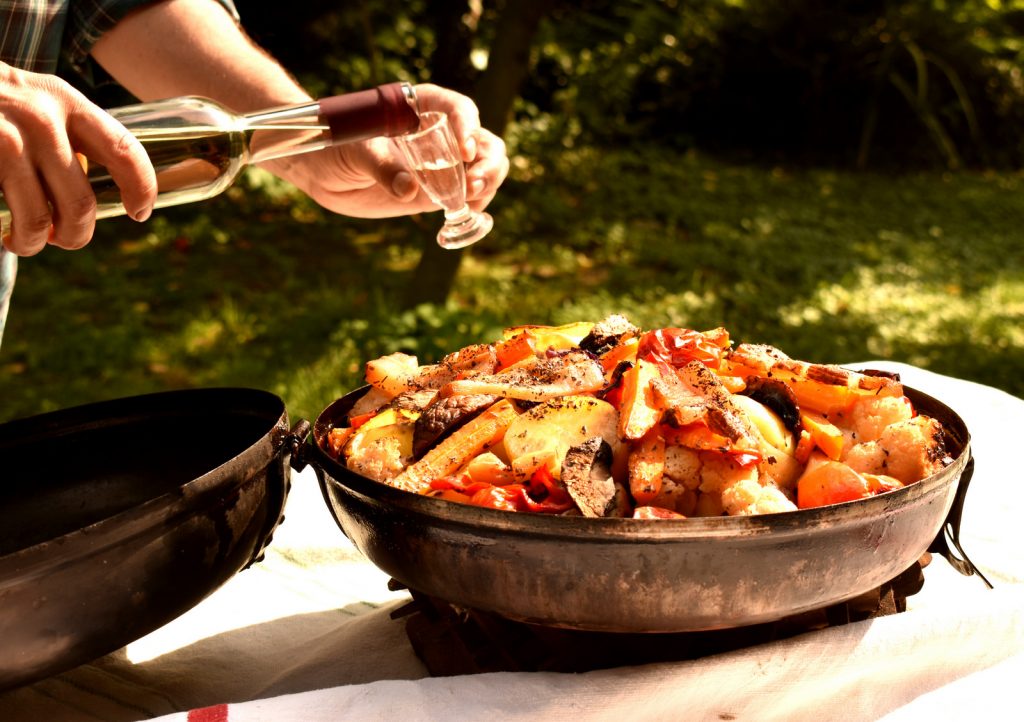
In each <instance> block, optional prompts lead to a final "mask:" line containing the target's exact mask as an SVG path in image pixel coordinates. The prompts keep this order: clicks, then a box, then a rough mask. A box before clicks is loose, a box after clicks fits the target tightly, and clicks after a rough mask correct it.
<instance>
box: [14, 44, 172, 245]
mask: <svg viewBox="0 0 1024 722" xmlns="http://www.w3.org/2000/svg"><path fill="white" fill-rule="evenodd" d="M76 151H77V152H78V153H80V154H82V155H84V156H86V157H88V158H89V159H90V161H91V162H97V163H101V164H102V165H104V166H106V167H107V169H108V170H109V171H110V174H111V176H112V178H113V180H114V181H115V182H116V183H117V185H118V187H119V188H120V189H121V194H122V198H123V201H124V205H125V207H126V209H127V210H128V214H129V215H130V216H131V217H132V218H135V219H136V220H140V221H141V220H145V219H146V218H147V217H148V216H149V214H150V211H151V210H152V207H153V203H154V200H155V198H156V192H157V186H156V177H155V175H154V173H153V167H152V165H151V163H150V161H149V158H148V156H147V155H146V152H145V150H144V149H143V147H142V144H141V143H140V142H139V141H138V140H137V139H136V138H135V137H134V136H133V135H132V134H131V133H129V132H128V131H127V130H125V128H124V127H123V126H122V125H121V124H120V123H118V122H117V121H115V120H114V119H113V118H111V117H110V115H108V114H107V113H106V112H105V111H103V110H102V109H101V108H99V107H97V106H96V105H94V104H92V103H91V102H89V101H88V100H87V99H86V98H85V97H84V96H83V95H82V94H81V93H79V92H78V91H77V90H75V89H74V88H72V87H71V86H70V85H68V84H67V83H65V82H64V81H63V80H61V79H59V78H57V77H56V76H53V75H44V74H39V73H32V72H28V71H24V70H18V69H16V68H12V67H10V66H8V65H6V64H3V63H0V190H2V191H3V200H2V202H4V203H6V205H7V206H8V207H9V209H10V216H11V221H10V228H6V227H5V228H4V229H3V231H4V238H3V245H4V247H6V248H7V249H8V250H10V251H12V252H14V253H15V254H17V255H19V256H31V255H34V254H36V253H38V252H39V251H41V250H42V249H43V248H44V247H45V246H46V245H47V244H48V243H49V244H50V245H54V246H58V247H60V248H66V249H75V248H81V247H82V246H84V245H85V244H86V243H88V242H89V240H90V239H91V238H92V233H93V227H94V224H95V215H96V198H95V196H94V194H93V190H92V188H91V186H90V185H89V182H88V180H87V179H86V175H85V172H84V169H83V168H82V166H81V164H80V161H79V159H78V157H76Z"/></svg>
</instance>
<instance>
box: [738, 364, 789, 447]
mask: <svg viewBox="0 0 1024 722" xmlns="http://www.w3.org/2000/svg"><path fill="white" fill-rule="evenodd" d="M743 395H744V396H749V397H750V398H752V399H753V400H754V401H758V402H760V403H762V404H764V405H765V406H767V407H768V408H769V409H771V410H772V411H774V412H775V414H776V415H777V416H778V417H779V418H780V419H781V420H782V423H783V424H785V425H786V428H787V429H789V430H790V431H792V432H793V433H800V404H799V403H798V402H797V400H796V394H794V393H793V391H792V390H791V389H790V388H789V387H788V386H786V384H784V383H782V382H781V381H779V380H778V379H765V378H760V377H757V376H751V377H750V378H748V379H747V380H746V388H744V389H743Z"/></svg>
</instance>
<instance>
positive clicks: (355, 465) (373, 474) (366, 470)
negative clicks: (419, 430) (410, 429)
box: [346, 436, 408, 482]
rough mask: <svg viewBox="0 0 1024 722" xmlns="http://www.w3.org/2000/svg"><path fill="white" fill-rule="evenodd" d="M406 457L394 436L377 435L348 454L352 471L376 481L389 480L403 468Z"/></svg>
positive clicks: (400, 444) (349, 466)
mask: <svg viewBox="0 0 1024 722" xmlns="http://www.w3.org/2000/svg"><path fill="white" fill-rule="evenodd" d="M407 462H408V459H406V458H404V457H403V455H402V441H401V440H400V439H399V438H397V437H395V436H377V437H376V438H374V439H372V440H370V441H368V442H367V443H365V444H360V445H359V446H358V448H356V449H354V450H352V453H351V454H350V455H349V456H348V460H347V462H346V463H347V465H348V468H350V469H351V470H352V471H354V472H356V473H357V474H362V475H363V476H368V477H370V478H371V479H374V480H376V481H385V482H386V481H390V480H391V479H393V478H395V477H396V476H398V475H399V474H400V473H402V471H403V470H404V469H405V466H406V464H407Z"/></svg>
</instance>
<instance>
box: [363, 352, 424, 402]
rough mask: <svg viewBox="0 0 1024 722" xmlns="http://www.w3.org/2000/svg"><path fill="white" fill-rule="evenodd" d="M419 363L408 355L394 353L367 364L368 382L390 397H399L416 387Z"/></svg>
mask: <svg viewBox="0 0 1024 722" xmlns="http://www.w3.org/2000/svg"><path fill="white" fill-rule="evenodd" d="M419 370H420V366H419V361H418V360H417V358H416V357H415V356H410V355H409V354H406V353H392V354H388V355H387V356H381V357H380V358H378V359H374V360H373V361H367V362H366V382H367V383H368V384H370V385H371V386H373V387H374V388H376V389H380V390H381V391H383V392H384V393H385V394H387V395H388V396H392V397H394V396H398V394H400V393H402V392H404V391H411V390H412V389H413V387H414V384H413V379H414V378H416V375H417V374H418V373H419Z"/></svg>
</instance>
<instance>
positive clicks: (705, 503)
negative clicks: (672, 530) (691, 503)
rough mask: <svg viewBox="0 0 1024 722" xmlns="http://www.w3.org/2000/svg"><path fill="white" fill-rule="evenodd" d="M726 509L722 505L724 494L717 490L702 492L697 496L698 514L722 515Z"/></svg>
mask: <svg viewBox="0 0 1024 722" xmlns="http://www.w3.org/2000/svg"><path fill="white" fill-rule="evenodd" d="M723 514H725V509H724V508H723V507H722V495H721V494H719V493H718V492H717V491H707V492H703V491H702V492H700V495H699V496H698V497H697V509H696V516H722V515H723Z"/></svg>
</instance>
